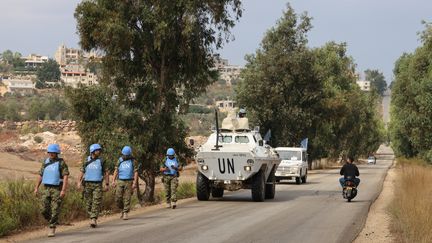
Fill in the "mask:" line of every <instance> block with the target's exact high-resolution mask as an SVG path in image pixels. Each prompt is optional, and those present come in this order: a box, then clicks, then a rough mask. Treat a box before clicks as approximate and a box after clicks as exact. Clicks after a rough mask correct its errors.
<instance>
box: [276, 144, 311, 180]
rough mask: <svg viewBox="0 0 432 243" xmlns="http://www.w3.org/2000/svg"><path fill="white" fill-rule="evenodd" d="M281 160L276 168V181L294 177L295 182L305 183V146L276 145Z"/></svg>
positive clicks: (306, 165)
mask: <svg viewBox="0 0 432 243" xmlns="http://www.w3.org/2000/svg"><path fill="white" fill-rule="evenodd" d="M275 150H276V152H277V153H278V154H279V158H280V159H281V160H282V161H281V163H280V164H279V166H278V168H277V169H276V173H275V176H276V182H279V181H281V180H291V179H295V181H296V184H301V183H306V179H307V174H308V162H307V151H306V149H305V148H297V147H278V148H276V149H275Z"/></svg>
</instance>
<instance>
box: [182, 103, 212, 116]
mask: <svg viewBox="0 0 432 243" xmlns="http://www.w3.org/2000/svg"><path fill="white" fill-rule="evenodd" d="M211 112H212V109H209V108H207V107H205V106H202V105H190V106H189V110H188V113H198V114H208V113H211Z"/></svg>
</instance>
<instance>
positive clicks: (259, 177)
mask: <svg viewBox="0 0 432 243" xmlns="http://www.w3.org/2000/svg"><path fill="white" fill-rule="evenodd" d="M252 199H253V200H254V201H255V202H263V201H264V199H265V176H264V173H263V171H262V170H260V171H259V172H258V173H256V174H255V175H254V177H253V179H252Z"/></svg>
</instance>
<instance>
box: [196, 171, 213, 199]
mask: <svg viewBox="0 0 432 243" xmlns="http://www.w3.org/2000/svg"><path fill="white" fill-rule="evenodd" d="M196 192H197V199H198V200H200V201H207V200H208V199H209V197H210V183H209V180H208V179H207V177H205V176H204V175H203V174H201V173H200V172H198V174H197V180H196Z"/></svg>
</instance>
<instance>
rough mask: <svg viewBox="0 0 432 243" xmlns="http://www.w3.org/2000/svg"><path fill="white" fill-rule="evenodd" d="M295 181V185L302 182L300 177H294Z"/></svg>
mask: <svg viewBox="0 0 432 243" xmlns="http://www.w3.org/2000/svg"><path fill="white" fill-rule="evenodd" d="M295 180H296V184H297V185H300V184H301V181H302V180H301V177H296V178H295Z"/></svg>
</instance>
